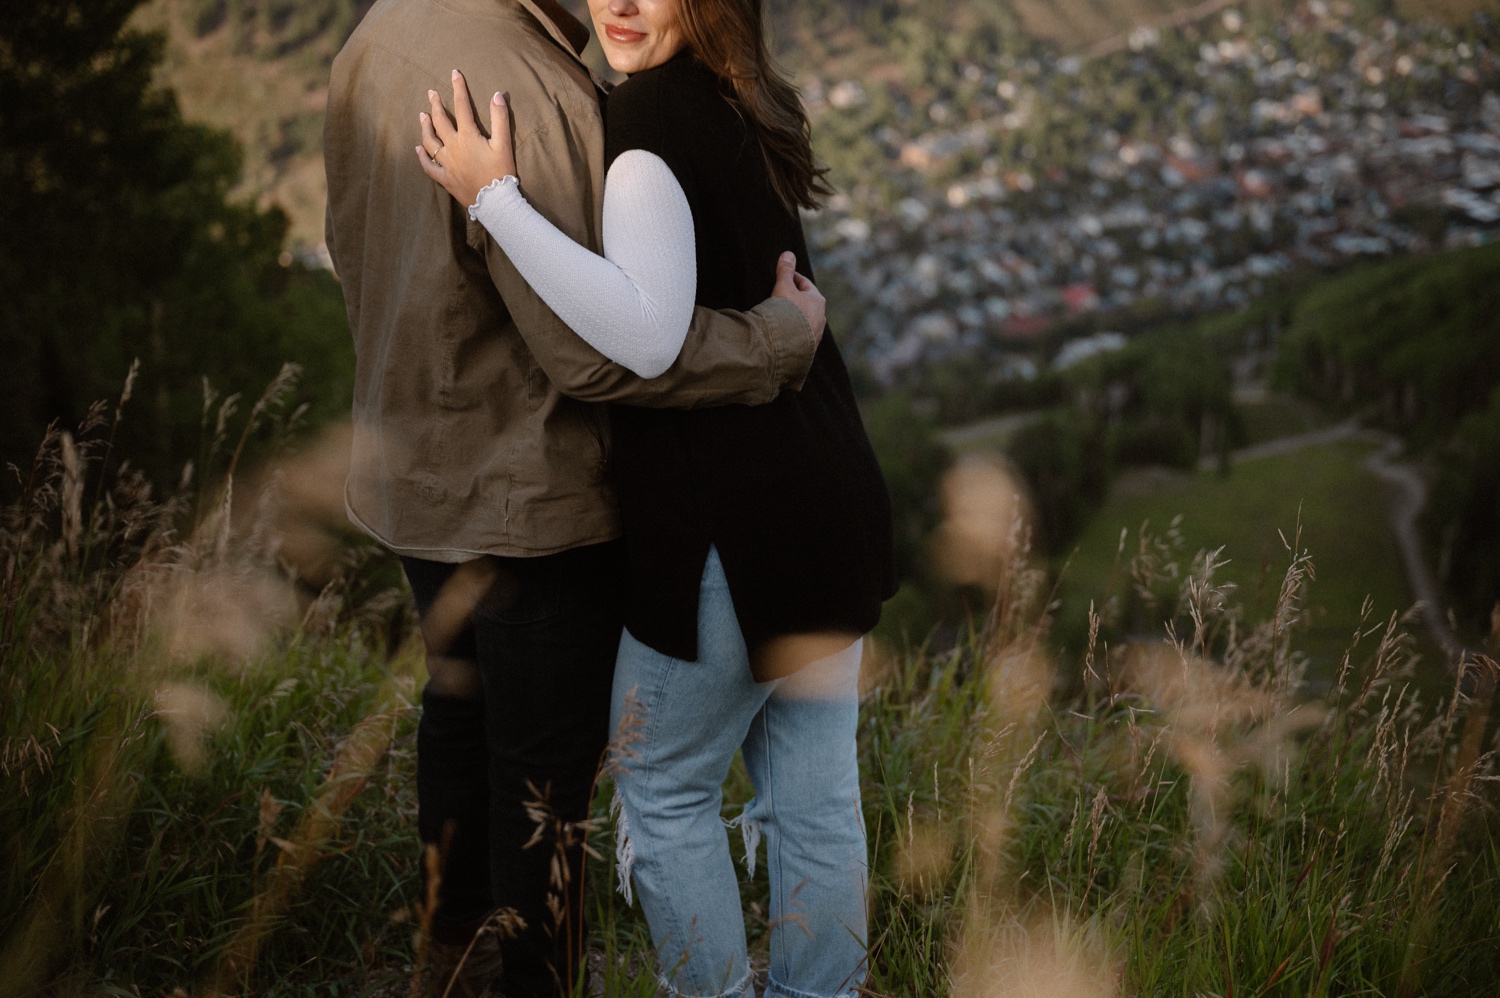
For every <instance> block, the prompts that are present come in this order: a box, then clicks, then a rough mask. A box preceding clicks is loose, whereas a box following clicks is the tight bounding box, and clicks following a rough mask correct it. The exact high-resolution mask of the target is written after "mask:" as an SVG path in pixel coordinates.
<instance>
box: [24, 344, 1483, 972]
mask: <svg viewBox="0 0 1500 998" xmlns="http://www.w3.org/2000/svg"><path fill="white" fill-rule="evenodd" d="M291 376H292V374H291V372H288V373H287V374H286V375H285V376H284V377H283V378H280V379H278V381H277V383H276V384H275V385H273V386H272V388H271V390H269V391H268V392H266V393H265V394H264V395H263V396H262V398H261V400H260V401H258V402H257V403H255V404H253V405H251V406H250V407H249V409H248V410H247V412H246V413H245V415H244V416H239V415H237V414H236V412H235V409H236V407H237V400H221V399H212V398H211V396H208V395H206V398H209V399H211V401H210V402H208V403H206V405H205V410H204V411H205V420H204V421H205V432H206V442H205V446H204V448H203V453H202V454H200V456H199V460H198V462H197V468H195V469H188V470H187V471H185V473H184V475H183V476H182V481H181V483H180V487H179V488H177V489H176V490H174V491H173V492H172V493H171V494H169V495H166V496H158V495H157V494H156V493H155V490H153V489H152V488H151V487H150V486H149V484H148V483H147V482H145V481H144V479H142V478H141V477H140V476H138V475H135V474H133V473H132V472H131V471H130V469H129V467H128V464H126V462H124V461H123V460H122V459H121V457H120V456H119V455H115V454H112V453H111V451H112V446H111V444H110V440H111V438H112V433H113V430H114V428H115V427H117V426H118V425H119V422H120V420H121V419H123V418H128V402H129V394H130V392H129V388H128V386H127V389H126V391H125V392H124V393H123V394H122V398H121V400H119V403H118V404H117V405H114V406H107V407H100V408H99V409H98V410H96V411H95V413H93V414H92V415H91V417H90V420H89V421H88V422H87V423H86V424H85V425H84V426H82V427H79V428H76V429H75V430H73V431H70V432H67V433H64V432H62V431H57V432H54V433H51V434H49V436H48V438H47V440H46V441H45V442H44V444H43V447H42V450H41V454H40V456H39V458H38V460H37V462H36V463H35V465H34V466H33V467H32V468H30V469H28V470H27V471H25V472H24V473H21V474H20V475H19V479H20V481H21V483H22V486H23V487H22V489H21V498H20V500H19V501H18V502H17V503H16V504H14V505H13V506H12V507H10V508H9V509H8V510H7V511H6V512H5V514H4V516H5V519H4V522H3V529H0V557H3V563H4V566H5V567H4V579H3V587H4V589H3V592H4V594H5V603H4V617H3V620H0V626H3V628H4V630H3V632H0V635H3V642H4V644H3V650H0V717H3V722H0V723H3V730H0V787H3V796H0V840H3V842H4V843H5V847H4V850H3V852H0V859H3V862H4V863H5V870H6V876H5V879H4V881H3V883H0V892H3V896H0V995H5V996H9V995H16V996H20V995H33V994H48V995H94V994H118V995H144V994H175V993H181V994H187V995H194V996H197V995H229V994H257V995H260V994H265V995H327V994H333V993H339V994H345V993H355V994H357V993H373V994H389V995H396V994H401V993H405V992H406V990H407V986H408V983H409V981H410V980H411V978H412V974H413V973H414V971H419V970H420V955H421V952H422V947H421V944H420V927H421V925H422V924H423V915H424V912H425V910H426V906H425V905H424V903H423V902H422V899H421V898H419V897H418V896H417V893H418V892H417V881H418V878H417V863H418V861H419V853H418V849H417V846H416V835H415V821H414V809H415V804H414V793H413V790H414V779H415V776H414V764H413V763H414V760H413V746H412V739H411V733H412V724H413V719H414V712H413V709H412V702H413V700H414V694H415V690H416V688H417V687H416V684H417V683H419V682H421V681H422V680H423V678H424V674H423V671H422V663H421V661H420V657H419V655H418V654H417V649H418V648H419V646H420V642H418V641H416V640H414V637H415V635H414V629H413V627H412V621H410V619H409V618H408V617H407V616H406V615H405V613H404V612H403V611H401V610H400V609H399V607H400V606H401V605H403V598H402V597H401V595H400V594H399V592H397V591H395V590H393V589H392V588H391V586H393V585H395V584H396V583H397V576H396V575H395V574H394V573H392V572H390V567H389V566H388V565H385V566H382V564H381V563H380V562H379V561H378V560H373V559H372V556H371V555H370V554H369V552H368V550H367V549H361V548H359V547H358V546H355V547H350V546H349V545H348V544H347V542H346V539H345V538H342V537H341V536H340V535H339V529H340V528H339V527H338V526H337V524H338V523H339V522H340V521H341V518H342V502H341V499H340V497H339V495H338V493H337V487H338V485H339V484H340V483H341V481H342V471H341V470H340V467H339V460H340V455H341V454H343V453H346V452H347V445H346V443H344V442H343V441H341V440H339V439H338V438H337V437H330V438H327V439H324V440H321V441H318V442H309V441H304V442H303V443H302V444H300V446H299V447H298V449H297V451H296V454H295V456H293V457H292V458H290V459H288V460H284V461H280V462H276V463H272V464H270V465H268V466H267V467H266V468H265V469H264V470H262V471H260V472H257V473H256V474H253V475H252V474H250V473H248V472H247V471H246V469H245V468H244V467H243V465H244V463H245V461H246V460H247V459H246V455H247V454H249V453H250V451H251V449H252V447H253V445H254V444H255V443H256V442H257V441H260V440H262V439H263V438H265V437H267V436H271V437H274V436H277V435H280V434H283V433H285V431H286V428H287V424H288V423H289V422H292V420H291V419H290V417H291V414H289V413H285V412H284V411H283V409H282V408H281V407H280V405H279V402H278V397H279V395H280V394H281V393H282V392H284V391H285V388H286V386H287V385H288V384H289V380H288V379H289V378H290V377H291ZM1019 495H1020V490H1018V489H1016V488H1015V486H1014V483H1013V481H1012V480H1011V479H1010V478H1009V477H1008V472H1007V470H1006V469H1005V467H1004V466H1003V465H987V466H983V467H966V468H963V469H960V471H959V472H958V473H957V474H956V475H955V476H954V477H953V478H951V479H950V480H949V482H948V483H947V484H946V486H945V494H944V502H945V508H946V509H947V510H948V511H949V514H950V515H949V517H948V519H947V521H946V523H945V524H944V526H943V528H942V529H941V530H940V531H939V533H938V535H937V536H936V537H935V538H934V545H935V547H934V552H933V554H934V558H935V561H936V563H937V564H941V565H944V566H946V567H947V569H948V571H950V572H951V573H952V575H953V577H954V578H955V579H956V580H957V581H959V582H961V583H963V584H964V585H967V586H970V587H973V590H974V591H977V592H985V593H987V594H988V598H990V599H991V600H992V602H991V603H990V606H991V610H990V612H989V613H988V614H986V615H985V616H984V618H983V619H977V620H975V621H974V622H972V624H971V625H970V626H969V627H968V628H967V629H966V631H965V632H964V634H963V636H962V638H961V639H960V640H959V641H957V643H956V644H955V645H953V646H952V647H948V648H943V649H936V648H932V647H929V646H923V647H917V648H914V649H903V650H897V649H891V648H880V649H874V650H873V652H872V654H871V656H870V660H869V662H868V663H867V664H868V666H869V668H868V669H867V675H866V676H865V677H864V683H863V686H862V689H863V691H864V692H863V701H862V714H863V716H862V723H861V729H860V731H861V734H860V758H861V764H862V769H863V774H864V780H863V798H864V804H865V817H866V825H867V828H868V830H869V833H870V840H871V864H872V865H871V883H872V895H871V909H870V910H871V927H872V931H871V937H870V938H871V947H870V970H871V974H870V980H869V982H868V987H867V990H868V993H869V994H871V995H890V996H896V995H902V996H914V995H915V996H926V995H955V996H1009V995H1017V996H1019V995H1039V996H1047V995H1059V996H1064V995H1066V996H1078V998H1094V996H1099V998H1103V996H1125V995H1142V996H1144V995H1155V994H1166V993H1171V994H1193V995H1200V994H1201V995H1215V996H1220V998H1227V996H1229V995H1247V994H1256V995H1270V994H1288V995H1290V994H1297V995H1303V994H1307V995H1329V994H1340V995H1390V994H1411V995H1416V994H1432V995H1467V994H1479V993H1486V992H1485V990H1484V989H1485V988H1486V987H1488V986H1489V982H1490V980H1491V975H1492V974H1493V971H1494V969H1495V967H1496V966H1497V965H1500V922H1497V918H1500V914H1497V913H1500V848H1497V835H1496V833H1497V830H1500V823H1497V821H1496V818H1495V811H1494V807H1495V795H1494V790H1493V786H1494V780H1495V765H1494V749H1495V742H1494V724H1493V723H1492V721H1491V716H1490V710H1491V706H1492V701H1493V696H1494V692H1495V675H1496V672H1495V664H1494V661H1493V658H1494V652H1493V650H1492V651H1491V654H1490V656H1488V657H1486V656H1474V657H1472V658H1471V659H1469V660H1467V661H1465V662H1461V663H1455V665H1456V674H1455V676H1454V680H1453V686H1452V691H1451V693H1450V694H1449V695H1447V696H1446V697H1444V698H1442V699H1441V701H1440V702H1436V703H1426V702H1423V700H1422V699H1421V698H1420V697H1419V696H1418V694H1417V692H1416V691H1417V685H1418V684H1416V683H1415V682H1414V681H1413V676H1414V674H1415V672H1416V670H1418V669H1435V668H1442V667H1443V663H1423V662H1420V661H1418V660H1417V659H1416V658H1415V653H1414V651H1413V647H1414V646H1413V643H1412V642H1411V641H1410V640H1409V638H1408V637H1407V636H1406V634H1405V630H1404V629H1405V627H1406V626H1407V621H1406V620H1405V619H1404V618H1403V617H1401V616H1400V615H1399V614H1394V613H1391V612H1389V608H1385V609H1384V610H1382V613H1383V615H1382V616H1377V615H1376V613H1375V610H1374V608H1373V607H1368V606H1367V607H1366V613H1365V619H1364V621H1363V623H1362V624H1361V626H1360V628H1359V630H1358V631H1357V632H1356V633H1354V634H1351V639H1350V648H1349V652H1348V654H1347V655H1346V657H1345V659H1344V662H1343V665H1342V668H1341V669H1340V671H1339V673H1338V674H1337V676H1336V677H1335V678H1334V681H1333V682H1332V683H1331V684H1330V685H1329V686H1328V688H1327V689H1326V690H1321V691H1320V690H1317V689H1314V688H1313V687H1311V686H1310V685H1309V684H1308V682H1307V680H1306V677H1305V675H1304V673H1305V668H1304V666H1305V660H1304V659H1303V658H1302V656H1300V655H1299V654H1298V652H1297V641H1298V634H1299V628H1300V627H1301V625H1302V623H1303V617H1304V614H1305V613H1306V612H1307V611H1306V610H1305V607H1306V606H1307V605H1308V601H1307V593H1308V591H1309V588H1310V587H1311V586H1313V585H1314V584H1315V574H1314V570H1313V563H1312V559H1311V556H1310V554H1309V553H1308V552H1306V551H1304V550H1302V549H1301V547H1300V541H1299V540H1298V538H1297V536H1296V534H1295V531H1293V532H1292V533H1290V534H1289V540H1288V543H1287V550H1286V554H1285V572H1284V576H1283V582H1282V587H1281V591H1280V599H1279V600H1278V603H1277V605H1276V608H1275V611H1274V612H1273V613H1272V614H1271V615H1270V616H1269V617H1267V618H1266V619H1260V620H1256V619H1250V618H1248V617H1247V616H1246V615H1245V614H1244V612H1243V611H1242V610H1241V609H1240V608H1239V606H1238V604H1237V602H1236V597H1235V593H1234V591H1233V589H1232V587H1230V586H1227V585H1225V584H1223V582H1222V581H1221V580H1220V578H1219V571H1220V569H1222V567H1223V566H1222V563H1221V560H1220V557H1219V555H1218V554H1217V553H1215V552H1201V553H1198V554H1197V555H1195V556H1192V557H1189V558H1182V557H1180V555H1179V550H1178V546H1177V545H1176V544H1174V543H1173V541H1172V539H1171V538H1170V537H1166V538H1162V537H1155V536H1152V535H1150V534H1148V533H1146V532H1144V531H1143V532H1142V533H1141V534H1140V535H1139V536H1138V537H1137V538H1135V543H1134V544H1133V545H1131V547H1132V550H1130V551H1129V552H1127V551H1126V550H1125V542H1124V541H1123V540H1122V554H1121V561H1122V564H1121V571H1122V573H1123V574H1124V575H1125V576H1126V577H1128V579H1129V585H1130V599H1131V601H1132V610H1131V612H1132V614H1134V615H1136V617H1137V618H1139V619H1141V620H1154V621H1155V622H1157V626H1158V628H1159V629H1157V630H1155V631H1154V632H1150V633H1148V632H1145V631H1144V630H1143V631H1142V632H1141V633H1138V634H1136V635H1135V637H1134V638H1132V639H1131V640H1129V641H1127V642H1124V643H1122V644H1119V645H1118V646H1110V645H1107V644H1106V643H1105V642H1104V641H1102V640H1099V638H1098V636H1099V634H1101V633H1108V629H1107V628H1105V627H1103V626H1102V625H1101V621H1102V620H1104V619H1105V618H1106V617H1107V616H1108V615H1109V614H1111V613H1118V612H1119V611H1118V608H1117V607H1115V608H1112V607H1111V606H1108V605H1103V606H1101V607H1100V609H1099V611H1098V612H1097V613H1094V614H1092V617H1091V619H1092V622H1093V633H1092V634H1091V636H1090V642H1089V644H1090V647H1089V648H1088V649H1086V653H1085V655H1084V656H1083V658H1084V667H1083V671H1082V674H1081V675H1078V676H1073V675H1059V674H1058V673H1057V661H1058V656H1057V655H1056V654H1055V652H1054V649H1053V647H1052V642H1051V637H1050V632H1049V627H1050V619H1051V614H1052V612H1053V610H1054V609H1055V607H1054V588H1053V580H1051V579H1049V578H1048V577H1047V575H1046V573H1045V572H1044V571H1043V570H1042V569H1041V568H1040V567H1039V566H1038V564H1037V563H1036V562H1035V561H1034V559H1033V558H1032V557H1031V552H1030V550H1029V543H1028V528H1027V516H1028V513H1027V510H1026V506H1025V503H1024V502H1023V501H1022V500H1021V499H1019V498H1018V496H1019ZM383 571H384V572H387V573H389V574H386V575H382V572H383ZM453 598H454V600H456V601H457V603H456V608H455V613H457V614H458V616H462V610H463V603H464V601H465V599H466V597H465V596H464V594H463V593H461V592H455V593H454V594H453ZM1148 611H1149V612H1148ZM441 623H442V621H440V620H438V621H429V625H430V626H438V625H441ZM1497 624H1500V621H1497ZM1497 630H1500V628H1497ZM621 750H622V752H628V751H629V746H628V744H627V745H623V746H622V747H621ZM605 784H606V785H605V786H603V787H601V790H600V798H599V801H598V807H597V808H596V813H595V816H594V818H593V820H592V821H591V822H590V823H589V827H587V828H583V829H580V830H578V831H579V834H585V835H586V834H588V833H589V832H590V831H591V830H592V829H593V828H594V826H599V828H601V829H602V828H604V827H605V826H607V825H608V824H609V822H610V817H609V814H608V809H607V805H606V802H607V801H608V799H609V794H610V788H609V787H608V786H607V780H606V781H605ZM750 796H751V790H750V787H749V783H748V779H746V777H745V775H744V773H743V771H742V770H740V769H738V768H736V770H735V772H734V773H733V775H732V777H731V785H730V787H729V791H728V793H727V794H726V816H732V815H733V814H735V813H737V811H738V809H739V807H740V806H742V805H743V804H744V802H745V801H746V800H748V798H749V797H750ZM539 813H540V812H539ZM541 817H542V819H543V820H545V817H546V816H545V815H544V814H543V815H541ZM732 848H733V849H735V850H736V851H742V850H743V845H742V844H740V843H738V842H735V843H734V845H733V846H732ZM597 852H598V855H599V858H597V859H595V860H593V861H592V867H593V868H592V869H591V870H590V873H589V876H588V880H587V884H588V898H589V908H590V915H591V919H592V925H593V929H592V935H591V945H592V946H593V948H594V950H595V954H596V955H595V959H594V961H593V970H592V979H591V981H590V982H583V983H581V984H580V990H581V992H584V993H586V992H588V991H589V990H590V989H592V990H593V992H594V993H603V994H612V995H614V994H618V995H627V994H628V995H642V996H645V995H651V994H653V993H654V984H653V983H652V975H651V974H650V972H649V970H650V959H649V935H648V933H647V932H646V929H645V926H644V923H643V920H642V919H641V917H640V915H639V912H638V911H637V910H636V909H634V908H631V907H628V906H626V905H625V904H623V903H622V902H621V900H620V899H619V898H618V896H617V895H615V894H614V892H613V890H612V886H613V883H614V880H615V877H614V874H615V872H616V871H615V870H614V869H613V865H614V863H615V860H614V857H613V856H612V855H611V850H608V849H602V848H601V849H598V850H597ZM741 868H742V867H741ZM436 872H438V873H439V874H441V869H440V868H439V869H438V870H437V871H436ZM742 890H743V894H744V900H745V904H746V912H747V919H748V924H749V928H750V931H751V935H752V943H753V946H754V947H755V948H756V949H757V950H758V951H760V952H764V949H765V945H766V938H767V934H768V932H770V931H772V928H771V926H769V925H768V924H767V922H766V918H765V912H766V910H767V905H766V894H765V884H764V880H763V879H759V880H757V879H753V878H750V877H749V876H747V877H746V879H745V881H744V883H743V884H742ZM414 934H415V936H416V937H417V938H416V939H415V940H414V938H413V937H414ZM382 989H384V990H382Z"/></svg>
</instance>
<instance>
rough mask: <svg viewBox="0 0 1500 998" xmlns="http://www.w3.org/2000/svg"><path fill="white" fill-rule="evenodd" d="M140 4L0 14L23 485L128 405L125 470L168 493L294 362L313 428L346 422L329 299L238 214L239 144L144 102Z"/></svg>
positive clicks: (7, 279) (4, 306)
mask: <svg viewBox="0 0 1500 998" xmlns="http://www.w3.org/2000/svg"><path fill="white" fill-rule="evenodd" d="M139 3H140V0H67V2H63V0H59V2H52V3H45V4H6V5H3V6H0V131H3V133H4V135H5V142H4V144H3V146H0V234H3V238H0V353H3V355H4V357H5V363H4V364H3V365H0V460H3V461H6V462H14V463H15V464H17V465H18V466H20V467H21V468H23V469H24V468H30V466H31V455H32V454H34V453H35V451H36V448H37V444H38V442H39V441H40V440H42V438H43V432H44V430H45V428H46V427H47V425H48V424H49V423H51V422H53V421H54V420H55V421H57V423H58V425H59V426H61V427H63V428H68V429H71V428H74V427H78V426H79V425H80V424H83V425H89V424H91V423H96V422H97V421H96V420H94V419H93V418H92V416H91V413H95V414H96V413H97V409H91V406H93V404H94V403H95V402H96V401H97V400H99V399H104V398H118V397H119V396H120V395H121V394H122V389H123V391H124V393H125V394H127V395H128V394H131V393H132V392H133V394H134V396H135V401H134V404H133V405H132V407H131V417H130V419H129V420H128V421H126V422H124V423H123V425H122V426H121V427H120V434H119V439H118V440H116V441H115V443H116V444H117V446H118V447H119V451H118V453H121V454H128V455H129V456H130V462H131V465H132V466H133V467H135V468H142V467H144V468H145V469H146V470H147V471H150V472H153V473H155V476H154V477H156V479H157V481H158V482H160V481H162V480H163V479H164V478H170V479H171V480H173V481H175V480H176V479H177V477H178V475H179V474H181V473H182V465H183V462H184V461H189V462H190V463H191V459H194V458H195V457H196V458H198V462H197V463H198V464H200V465H201V463H202V460H201V458H202V457H203V455H202V454H201V453H199V445H200V441H202V440H203V439H204V438H205V436H206V435H207V436H211V435H212V431H213V428H214V427H213V420H214V418H215V417H214V415H213V413H214V412H215V411H216V410H215V407H214V405H213V403H214V402H215V400H216V399H219V400H222V396H225V395H229V394H231V393H233V392H237V391H241V390H244V389H245V388H246V387H247V386H259V385H264V384H266V383H267V382H268V381H270V380H271V379H272V378H273V377H274V376H275V375H276V373H277V371H278V369H279V368H280V367H281V364H282V363H283V361H286V360H289V359H294V360H296V361H297V362H298V363H300V364H301V365H302V366H303V367H304V368H305V369H306V373H307V375H308V378H309V380H310V381H312V382H313V383H314V384H316V385H317V386H318V389H317V392H316V393H315V394H312V395H309V397H308V399H307V401H308V402H309V405H310V406H311V411H309V412H308V413H306V415H308V416H310V417H312V418H314V419H316V418H319V417H323V418H326V417H328V416H331V415H333V414H334V413H338V412H341V411H343V410H344V409H345V408H346V406H347V404H348V403H347V399H348V393H349V390H350V389H349V384H350V378H351V374H352V372H351V370H350V368H351V366H352V359H351V358H350V357H349V356H348V354H349V347H348V343H349V339H348V335H349V334H348V331H347V328H346V326H345V318H344V310H343V303H342V300H341V297H340V295H339V292H338V287H337V285H336V284H335V282H334V280H333V278H332V276H331V275H329V274H327V273H326V272H324V271H322V270H317V269H311V270H310V269H305V268H303V267H301V266H299V265H296V264H295V263H294V261H292V260H291V259H290V258H288V257H286V256H285V255H284V253H283V249H282V247H283V245H284V243H285V237H286V228H287V220H286V216H285V215H284V214H283V213H282V212H281V211H280V210H279V209H277V208H275V207H270V208H268V209H266V210H262V209H259V208H256V207H255V206H253V205H251V204H246V203H243V202H241V201H239V200H237V199H235V198H233V197H231V196H229V193H228V192H229V191H230V189H231V187H233V186H234V185H235V184H236V182H237V181H238V178H239V175H240V158H239V153H238V151H237V149H236V147H235V144H234V142H233V141H232V140H231V139H230V137H229V136H228V135H226V134H224V133H222V132H219V131H215V130H213V129H210V128H207V127H204V126H203V125H201V124H195V123H192V122H190V121H187V120H184V118H183V115H182V114H181V112H180V111H179V109H178V105H177V101H176V99H175V98H174V96H173V95H172V93H171V92H169V91H164V90H161V89H158V88H156V87H154V86H153V85H152V77H153V72H154V69H155V66H156V64H157V61H158V59H159V58H160V55H161V49H162V46H161V40H160V39H159V38H155V37H152V36H149V35H145V34H141V33H139V32H134V31H130V30H125V31H123V32H122V30H121V28H122V25H124V24H125V22H126V20H127V18H128V17H129V16H130V14H131V12H132V10H133V9H134V8H136V7H137V6H138V5H139ZM132 362H138V367H137V368H132ZM127 370H129V371H132V374H131V375H130V376H129V377H128V378H127V373H126V372H127ZM137 372H138V373H137ZM228 407H229V410H230V411H231V412H232V410H233V408H234V405H233V400H232V399H231V400H230V402H229V404H228ZM205 424H206V430H207V433H206V434H205ZM96 428H97V427H96ZM109 436H110V438H111V439H113V438H114V436H115V435H114V433H113V431H110V433H109ZM24 480H25V475H24V474H23V475H22V482H19V483H18V482H17V480H16V479H15V478H14V477H11V478H9V479H8V481H7V482H6V484H5V485H4V486H3V487H0V488H3V490H4V493H5V494H9V493H10V492H11V491H12V490H14V489H15V488H17V487H18V485H21V484H24ZM41 484H42V483H40V482H33V485H38V486H39V485H41Z"/></svg>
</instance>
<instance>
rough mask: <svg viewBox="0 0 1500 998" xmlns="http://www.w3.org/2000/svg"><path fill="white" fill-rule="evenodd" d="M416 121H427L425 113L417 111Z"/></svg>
mask: <svg viewBox="0 0 1500 998" xmlns="http://www.w3.org/2000/svg"><path fill="white" fill-rule="evenodd" d="M417 120H418V121H426V120H427V112H426V111H418V112H417Z"/></svg>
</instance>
